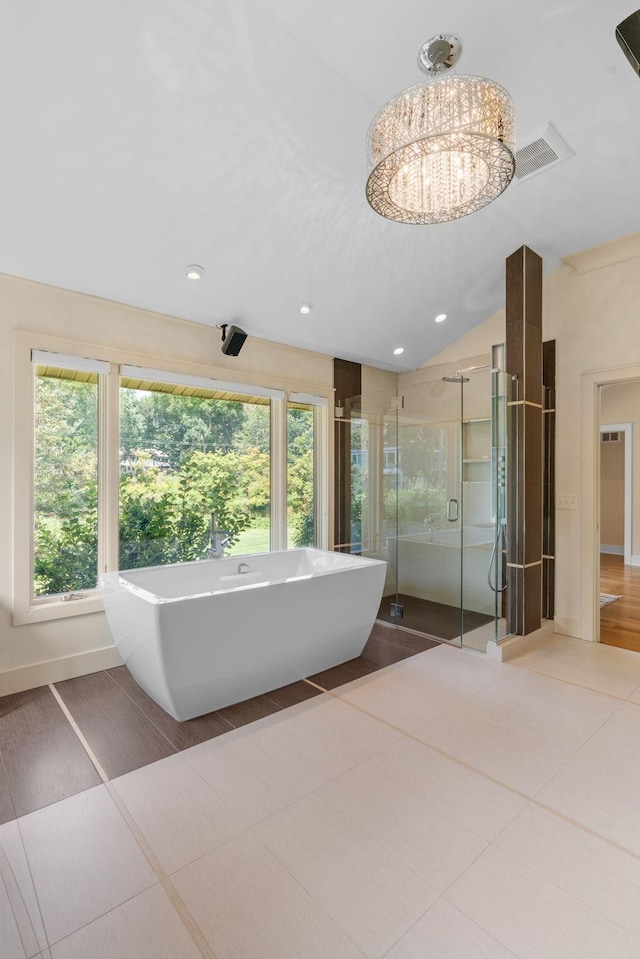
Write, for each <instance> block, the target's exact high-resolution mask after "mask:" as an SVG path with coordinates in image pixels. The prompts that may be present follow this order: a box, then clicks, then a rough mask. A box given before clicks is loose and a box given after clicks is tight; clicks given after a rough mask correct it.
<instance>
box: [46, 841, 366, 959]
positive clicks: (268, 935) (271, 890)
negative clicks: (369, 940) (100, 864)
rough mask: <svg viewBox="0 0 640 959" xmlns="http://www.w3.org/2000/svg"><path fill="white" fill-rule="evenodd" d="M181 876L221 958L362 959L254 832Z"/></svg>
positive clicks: (178, 880) (183, 890) (184, 893)
mask: <svg viewBox="0 0 640 959" xmlns="http://www.w3.org/2000/svg"><path fill="white" fill-rule="evenodd" d="M173 881H174V883H175V886H176V888H177V890H178V892H179V894H180V896H181V897H182V900H183V902H184V903H185V905H186V906H187V908H188V909H189V912H190V913H191V915H192V916H193V918H194V919H195V921H196V922H197V924H198V926H199V928H200V929H201V930H202V932H203V933H204V935H205V937H206V939H207V941H208V943H209V945H210V946H211V948H212V949H213V952H214V954H215V956H216V959H258V957H259V959H303V957H304V959H362V955H363V954H362V952H360V950H359V949H357V948H356V946H355V945H354V944H353V942H351V941H350V940H349V938H348V937H347V936H346V935H345V934H344V932H342V931H341V930H340V929H339V928H338V927H337V925H336V924H335V923H334V922H333V921H332V920H331V919H330V918H329V916H328V915H327V914H326V913H325V912H323V910H322V909H321V908H320V906H319V905H318V904H317V902H315V901H314V899H313V898H312V896H310V895H309V893H308V892H307V891H305V889H303V888H302V886H301V885H300V883H298V882H297V881H296V880H295V879H294V877H293V876H292V875H291V874H290V873H289V872H288V871H287V870H286V869H285V868H284V867H283V866H282V865H280V863H278V861H277V860H276V859H275V858H274V857H273V856H272V855H271V853H270V852H268V850H267V849H265V847H264V846H263V845H262V844H261V843H260V842H259V841H258V840H257V839H256V838H255V837H253V836H250V835H244V836H240V837H238V838H237V839H233V840H231V841H230V842H228V843H226V844H225V845H224V846H221V847H220V848H219V849H216V850H214V851H213V852H210V853H209V854H208V855H206V856H204V857H203V858H202V859H199V860H198V861H197V862H195V863H192V864H191V865H190V866H187V867H186V868H185V869H182V870H181V871H180V872H178V873H176V874H175V876H174V877H173ZM56 959H57V957H56Z"/></svg>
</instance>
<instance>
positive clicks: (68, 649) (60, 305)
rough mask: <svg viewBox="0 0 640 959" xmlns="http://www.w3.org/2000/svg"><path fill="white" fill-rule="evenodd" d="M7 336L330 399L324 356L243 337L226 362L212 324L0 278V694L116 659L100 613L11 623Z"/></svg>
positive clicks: (10, 343)
mask: <svg viewBox="0 0 640 959" xmlns="http://www.w3.org/2000/svg"><path fill="white" fill-rule="evenodd" d="M13 331H31V332H34V333H36V334H41V335H42V341H43V343H44V341H45V337H46V338H47V342H46V345H45V346H44V347H43V348H44V349H53V348H56V347H55V346H53V345H52V341H51V340H50V338H51V337H56V338H62V339H61V340H60V344H63V343H64V342H65V340H68V341H70V342H72V343H73V342H74V341H75V342H76V343H77V342H78V341H82V342H83V343H86V344H88V350H87V352H88V355H91V348H90V347H91V345H98V346H103V347H107V348H111V349H116V348H117V349H119V350H123V351H126V353H127V356H128V357H130V362H134V363H135V362H138V363H140V362H142V363H144V365H146V366H152V367H155V368H158V367H160V368H163V366H165V365H166V364H170V365H174V366H176V365H181V366H182V367H183V368H184V369H185V370H190V371H192V372H193V373H194V374H196V375H204V376H213V377H216V378H223V379H225V380H231V381H240V382H245V383H252V382H255V383H263V384H265V385H267V386H274V387H281V388H285V389H287V388H288V389H294V390H299V391H303V392H314V391H318V392H324V393H325V395H330V393H331V387H332V378H333V367H332V360H331V357H329V356H325V355H321V354H317V353H311V352H307V351H303V350H295V349H291V348H287V347H284V346H281V345H278V344H275V343H270V342H267V341H265V340H258V339H255V338H252V337H250V338H249V339H248V340H247V342H246V344H245V346H244V348H243V350H242V353H241V354H240V356H238V357H226V356H224V355H223V354H222V353H221V352H220V345H219V340H220V333H219V331H218V330H215V329H212V328H210V327H205V326H201V325H198V324H195V323H189V322H186V321H183V320H178V319H174V318H171V317H167V316H162V315H159V314H154V313H149V312H145V311H143V310H136V309H133V308H130V307H126V306H123V305H121V304H117V303H111V302H108V301H106V300H101V299H98V298H94V297H89V296H84V295H80V294H75V293H70V292H68V291H65V290H59V289H55V288H52V287H47V286H43V285H40V284H36V283H31V282H28V281H24V280H18V279H15V278H13V277H6V276H1V275H0V410H1V411H2V412H1V415H0V692H4V693H6V692H11V691H14V690H16V689H21V688H28V687H30V686H35V685H39V684H41V683H45V682H51V681H54V680H57V679H62V678H66V677H67V676H70V675H78V674H80V673H82V672H90V671H91V670H92V669H97V668H101V667H102V666H104V665H110V664H112V663H113V662H117V659H114V655H115V650H114V649H113V647H112V644H111V640H110V637H109V634H108V632H107V628H106V622H105V619H104V614H103V613H96V614H88V615H82V616H73V617H69V618H64V619H58V620H51V621H48V622H42V623H31V624H27V625H22V626H13V625H12V618H11V612H12V580H13V535H14V533H15V535H18V536H24V535H25V526H24V519H23V520H22V521H21V522H20V524H16V528H15V530H14V529H13V480H14V463H13V447H14V444H13V423H14V415H13V414H14V409H13V403H14V337H13V335H12V333H13ZM37 338H38V337H36V339H37ZM58 348H60V347H59V346H58ZM67 352H71V350H67ZM330 433H332V431H330ZM24 481H25V480H24V478H22V479H21V480H20V482H24ZM27 481H28V478H27ZM330 515H332V511H331V510H330ZM38 664H40V665H38ZM83 664H84V665H83Z"/></svg>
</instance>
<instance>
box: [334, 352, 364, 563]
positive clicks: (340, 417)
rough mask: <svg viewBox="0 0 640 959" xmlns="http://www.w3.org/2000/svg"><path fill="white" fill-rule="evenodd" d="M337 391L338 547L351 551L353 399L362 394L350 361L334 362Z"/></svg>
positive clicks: (359, 377)
mask: <svg viewBox="0 0 640 959" xmlns="http://www.w3.org/2000/svg"><path fill="white" fill-rule="evenodd" d="M333 386H334V389H335V391H336V392H335V398H336V399H335V402H336V411H337V412H336V417H335V447H334V449H335V454H334V455H335V469H334V503H335V513H334V542H335V548H336V549H338V550H342V551H343V552H346V553H349V552H351V546H350V544H351V412H352V400H353V398H354V397H358V399H359V397H360V394H361V392H362V367H361V366H360V364H359V363H352V362H350V360H339V359H334V361H333Z"/></svg>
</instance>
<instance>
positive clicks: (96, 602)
mask: <svg viewBox="0 0 640 959" xmlns="http://www.w3.org/2000/svg"><path fill="white" fill-rule="evenodd" d="M103 610H104V602H103V600H102V595H101V594H100V593H91V594H89V595H88V596H85V597H83V598H82V599H73V600H66V601H63V600H51V602H43V603H37V604H34V605H33V606H28V607H25V608H22V609H20V608H19V607H18V606H17V605H16V606H15V607H14V610H13V625H14V626H26V625H27V624H28V623H44V622H47V621H48V620H52V619H68V618H69V617H71V616H85V615H86V614H87V613H101V612H102V611H103Z"/></svg>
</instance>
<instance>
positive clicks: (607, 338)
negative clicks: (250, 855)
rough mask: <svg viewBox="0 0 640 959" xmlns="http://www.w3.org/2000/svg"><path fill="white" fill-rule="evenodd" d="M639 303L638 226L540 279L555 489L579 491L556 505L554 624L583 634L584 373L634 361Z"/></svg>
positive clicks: (481, 330)
mask: <svg viewBox="0 0 640 959" xmlns="http://www.w3.org/2000/svg"><path fill="white" fill-rule="evenodd" d="M639 305H640V233H637V234H633V235H632V236H630V237H625V238H623V239H620V240H616V241H614V242H612V243H609V244H606V245H604V246H601V247H597V248H595V249H593V250H587V251H584V252H583V253H580V254H576V255H575V256H571V257H567V258H566V259H565V265H564V266H563V267H561V268H560V269H559V270H557V271H555V272H554V273H552V274H550V275H549V276H547V277H546V278H545V281H544V298H543V337H544V339H545V340H551V339H555V340H556V356H557V390H556V410H557V418H556V420H557V434H556V491H557V493H567V494H570V495H574V496H577V497H578V504H579V508H578V509H577V510H567V509H562V510H556V616H555V619H556V628H557V629H558V630H559V631H560V632H564V633H567V634H568V635H570V636H578V637H581V638H584V639H589V640H592V639H593V638H594V628H593V623H592V621H591V620H590V618H589V615H588V613H587V612H585V609H584V608H583V591H586V588H587V587H586V586H585V582H586V581H587V579H588V573H589V570H587V569H585V567H586V565H587V564H588V563H589V562H591V563H593V558H591V559H590V558H589V557H590V550H588V549H587V556H586V558H585V557H583V558H582V562H581V561H580V559H579V557H580V555H581V550H582V540H583V532H584V531H583V516H584V518H585V521H586V522H587V523H589V522H591V520H590V517H591V515H592V514H593V511H594V503H593V498H592V494H590V496H591V499H590V500H589V501H588V502H582V498H583V497H582V493H583V478H584V477H583V470H584V465H583V464H584V462H585V457H586V460H587V462H588V456H587V453H588V451H587V450H585V449H584V448H583V442H584V441H583V434H582V425H583V418H584V417H587V416H588V410H587V409H586V408H585V406H584V401H583V380H585V381H586V380H587V379H588V377H587V374H591V373H593V372H594V371H601V370H605V371H611V376H612V379H615V378H616V371H619V370H620V368H625V367H630V366H632V365H634V364H640V335H638V308H639ZM452 319H454V321H455V318H452ZM504 323H505V320H504V310H501V311H499V312H498V313H496V314H495V315H493V316H491V317H489V319H487V320H485V321H484V322H483V323H481V324H480V325H479V326H477V327H475V328H474V329H473V330H472V331H470V333H468V334H467V335H466V336H463V337H461V338H460V340H458V341H457V342H456V343H455V344H453V345H452V346H451V347H448V348H447V350H445V351H443V352H442V353H441V354H439V355H438V356H435V357H433V359H432V360H430V361H429V363H428V364H425V366H432V365H436V364H442V363H454V364H455V360H456V358H458V357H467V356H471V355H475V354H482V353H486V351H487V350H489V348H490V347H491V346H492V344H494V343H499V342H502V341H503V340H504V335H505V325H504ZM618 375H619V374H618ZM405 376H409V377H411V376H415V374H401V375H400V386H399V390H400V391H402V384H403V379H404V377H405ZM591 441H592V440H591V439H590V440H589V442H591ZM587 487H588V488H590V484H589V483H587ZM587 605H588V604H587Z"/></svg>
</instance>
